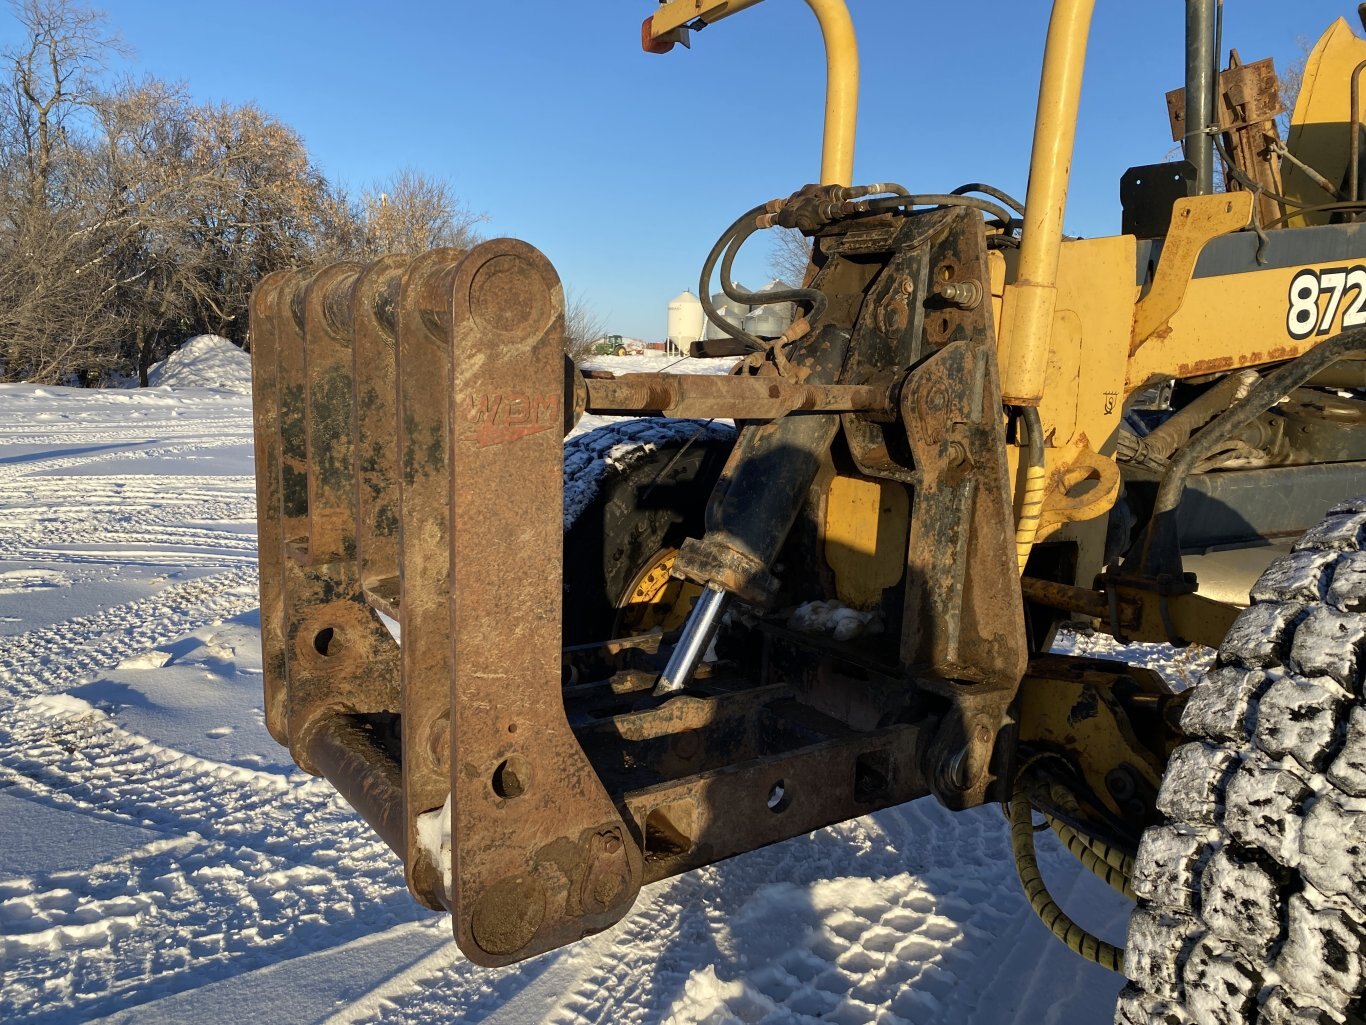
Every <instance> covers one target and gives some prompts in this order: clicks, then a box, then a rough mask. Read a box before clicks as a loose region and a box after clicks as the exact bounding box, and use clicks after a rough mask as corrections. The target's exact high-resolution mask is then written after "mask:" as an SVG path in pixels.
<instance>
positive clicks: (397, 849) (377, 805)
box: [308, 715, 408, 858]
mask: <svg viewBox="0 0 1366 1025" xmlns="http://www.w3.org/2000/svg"><path fill="white" fill-rule="evenodd" d="M376 730H377V727H376V726H375V725H374V724H373V723H371V722H368V721H367V720H365V719H363V718H361V717H359V716H351V715H329V716H327V717H325V718H324V719H323V720H322V721H321V722H319V723H317V724H316V725H315V726H314V728H313V729H312V730H311V731H310V732H309V737H308V754H309V759H310V761H312V763H313V764H314V765H315V766H316V767H317V770H318V771H319V772H320V773H322V774H323V775H324V776H326V777H327V780H328V782H330V783H331V784H332V785H333V786H334V787H336V788H337V792H338V793H340V794H341V795H342V797H344V798H345V799H346V801H347V803H348V804H350V805H351V807H353V808H355V809H356V811H358V812H359V813H360V816H361V818H363V819H365V821H366V822H368V823H369V824H370V827H371V828H372V829H374V831H375V832H376V833H378V834H379V836H380V839H381V840H383V841H384V842H385V843H387V844H388V845H389V847H390V849H391V850H393V852H394V853H395V854H397V855H398V856H399V857H400V858H403V857H406V854H407V841H408V831H407V824H406V823H405V822H404V818H403V773H402V771H401V770H400V769H399V767H398V763H397V762H396V761H395V760H394V759H393V758H392V756H390V755H389V753H388V752H387V751H386V750H385V749H384V747H383V746H382V744H381V743H380V742H379V740H378V738H377V737H376Z"/></svg>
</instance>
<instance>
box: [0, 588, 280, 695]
mask: <svg viewBox="0 0 1366 1025" xmlns="http://www.w3.org/2000/svg"><path fill="white" fill-rule="evenodd" d="M259 604H260V599H259V597H258V594H257V590H256V567H255V565H251V566H244V567H241V568H239V569H233V570H229V571H228V572H226V573H217V574H214V575H212V576H207V577H200V578H198V579H195V580H187V581H184V582H182V583H178V584H172V585H171V586H170V587H167V588H164V589H163V590H161V591H158V592H157V593H156V594H153V595H150V596H149V597H146V598H139V599H137V600H135V601H131V602H126V603H124V604H122V605H115V606H113V607H111V608H107V609H103V610H101V611H99V612H97V613H95V614H93V615H90V616H77V617H76V618H74V619H68V620H66V621H65V622H62V623H57V624H55V625H53V626H48V627H43V628H42V629H39V630H30V631H29V632H27V633H22V634H17V635H15V636H13V637H6V638H5V641H4V648H3V652H0V705H3V704H4V703H8V702H13V701H17V700H19V699H21V698H25V697H30V696H33V695H36V694H43V693H52V692H56V691H61V690H66V689H68V688H70V687H71V686H72V685H73V684H75V683H77V682H79V681H80V679H81V678H83V677H85V676H87V675H88V674H90V673H94V672H99V671H101V670H105V669H112V668H113V667H114V666H116V665H118V664H119V662H121V661H123V659H125V658H127V657H129V656H130V655H137V654H140V653H142V652H144V651H146V650H147V649H149V648H154V647H156V646H157V645H158V644H165V643H167V642H169V641H172V640H175V639H176V638H178V637H181V636H183V635H185V634H187V633H190V632H191V631H192V630H197V629H199V628H200V627H202V626H209V625H212V624H214V623H221V622H223V621H224V620H226V619H231V618H232V617H233V616H238V615H241V614H242V613H244V612H246V611H248V610H250V609H254V608H256V607H257V606H258V605H259Z"/></svg>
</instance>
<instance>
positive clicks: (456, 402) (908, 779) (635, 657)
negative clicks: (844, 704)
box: [251, 239, 925, 966]
mask: <svg viewBox="0 0 1366 1025" xmlns="http://www.w3.org/2000/svg"><path fill="white" fill-rule="evenodd" d="M563 333H564V297H563V290H562V289H561V287H560V282H559V279H558V277H557V276H556V274H555V271H554V269H553V268H552V267H551V265H550V264H549V262H548V261H547V260H546V259H545V257H544V256H542V255H541V254H540V253H539V252H538V251H537V250H535V249H534V248H532V247H531V246H529V245H527V244H526V243H523V242H518V241H515V240H512V239H497V240H493V241H490V242H485V243H482V244H480V245H478V246H476V247H474V248H472V249H470V250H469V251H468V252H464V251H460V250H455V249H439V250H434V251H432V252H428V253H424V254H422V255H420V256H416V257H408V256H389V257H385V258H383V259H380V260H376V261H374V262H372V263H368V264H364V265H362V264H356V263H340V264H335V265H332V266H328V267H324V268H321V269H314V270H310V271H289V272H281V273H278V274H273V275H271V276H269V277H268V278H266V279H265V280H264V281H263V282H262V283H261V284H260V285H259V286H258V287H257V289H256V292H255V293H254V295H253V297H252V324H251V337H252V361H253V381H254V384H253V392H254V400H255V421H256V423H255V426H256V454H257V478H258V527H259V534H260V550H261V556H260V569H261V615H262V646H263V652H264V662H265V667H264V675H265V692H266V701H265V707H266V721H267V726H268V727H269V729H270V732H271V733H272V735H273V736H274V737H275V738H276V739H277V740H279V741H280V742H281V743H282V744H285V745H286V746H288V747H289V749H290V752H291V754H292V755H293V757H294V759H295V761H296V762H298V764H299V765H300V766H302V767H304V768H305V769H307V770H308V771H310V772H313V773H315V774H320V775H322V776H324V777H326V778H327V779H328V780H329V781H330V782H331V783H332V784H333V785H334V786H335V787H336V788H337V790H338V791H339V792H340V793H341V794H342V796H343V797H345V799H346V800H347V801H348V802H350V804H351V805H352V806H353V807H355V809H356V810H357V811H358V812H359V813H360V815H361V816H362V817H363V818H364V819H365V820H366V821H367V822H368V823H369V824H370V825H371V826H372V827H373V828H374V829H375V831H376V832H377V833H378V834H379V835H380V836H381V837H383V839H384V840H385V841H386V842H387V843H388V845H389V846H390V847H392V848H393V850H394V851H395V852H396V853H397V854H398V856H399V857H400V858H401V859H402V861H403V865H404V872H405V876H406V879H407V883H408V887H409V889H410V891H411V892H412V894H413V896H414V897H415V898H416V899H417V900H418V901H420V902H422V903H423V904H425V905H426V906H428V907H431V908H434V909H445V910H448V911H450V913H451V915H452V928H453V932H454V935H455V939H456V942H457V943H458V945H459V946H460V949H461V950H462V951H464V953H465V954H466V955H467V956H468V957H469V958H470V959H471V960H472V961H474V962H476V963H478V964H481V965H488V966H497V965H505V964H509V963H512V962H514V961H519V960H523V959H525V958H528V957H531V956H534V955H536V954H539V953H542V952H544V951H547V950H550V949H552V948H554V947H558V946H562V945H564V944H566V943H569V942H572V941H575V940H578V939H580V938H581V937H583V936H586V935H589V934H591V933H594V932H597V931H600V930H602V929H604V928H606V927H608V926H609V925H611V924H612V923H613V922H615V921H617V920H618V919H620V918H621V917H622V916H623V915H624V914H625V913H626V912H627V910H629V908H630V907H631V905H632V903H633V901H634V899H635V896H636V894H637V892H638V891H639V890H640V887H641V886H642V885H643V884H644V883H646V882H652V881H655V880H658V879H663V878H665V877H667V876H670V875H674V874H676V873H679V872H683V871H687V870H688V869H692V868H696V867H699V866H702V865H706V864H708V863H711V862H714V861H719V860H721V859H723V858H727V857H730V856H732V855H734V854H739V853H742V852H744V851H748V850H752V849H754V848H756V847H759V846H762V845H764V844H768V843H773V842H775V841H778V840H783V839H787V838H789V837H793V836H798V835H801V834H804V833H808V832H810V831H812V830H814V829H819V828H821V827H823V826H826V825H829V824H830V823H833V822H837V821H840V820H841V819H845V818H849V817H850V816H853V815H858V814H863V813H866V812H869V811H873V810H875V809H877V808H881V807H886V806H888V805H891V804H897V803H900V802H903V801H906V800H910V799H912V798H914V797H918V796H921V795H922V794H923V793H925V782H924V775H923V772H922V771H921V768H920V766H921V747H922V739H923V737H924V736H925V731H924V728H923V726H922V725H920V724H908V723H904V722H897V723H891V724H889V725H873V724H872V723H869V724H866V725H864V726H860V728H858V729H854V730H851V729H850V728H848V726H847V725H846V724H845V723H843V722H842V721H838V720H836V719H834V718H832V717H830V716H826V715H823V714H822V713H820V712H818V711H817V710H816V709H813V708H811V707H804V706H803V705H802V703H801V702H800V701H799V700H797V698H798V696H799V695H800V694H802V693H804V692H808V691H812V690H816V691H820V690H822V689H823V688H825V687H828V686H830V685H832V684H831V681H832V680H834V679H835V678H836V676H837V677H838V679H839V680H841V681H844V682H842V683H840V684H838V685H839V686H842V687H853V688H861V687H868V686H870V684H869V683H868V681H869V680H874V679H881V677H880V676H879V675H878V673H879V672H881V670H879V669H878V668H877V667H876V666H873V665H871V664H869V665H863V664H858V665H853V664H850V665H848V666H845V667H843V668H842V669H841V668H840V667H839V666H838V665H834V664H831V665H824V664H822V667H821V668H819V671H817V669H816V668H815V667H813V664H812V663H811V661H810V659H809V658H806V657H798V656H799V655H800V653H801V652H803V651H806V649H805V648H804V647H803V646H802V642H801V640H800V638H796V637H795V636H793V635H791V634H789V633H786V632H784V631H782V630H781V629H779V630H777V632H775V633H774V634H773V636H771V637H769V638H767V639H766V640H763V641H760V642H758V643H763V644H765V645H768V646H770V647H772V648H773V651H774V653H775V657H774V658H773V659H770V660H769V663H770V664H771V665H772V666H773V667H775V668H774V669H773V671H772V674H771V676H768V677H764V678H757V677H753V676H751V675H748V674H747V672H746V671H745V670H743V669H742V668H741V667H740V666H739V665H738V664H729V663H727V664H721V663H716V664H708V665H706V666H705V667H703V668H699V670H698V673H697V675H696V677H695V678H694V679H693V680H692V681H691V683H690V684H689V685H688V688H687V692H686V693H683V694H672V695H662V696H658V697H654V696H651V694H650V691H651V690H652V689H653V687H654V686H655V683H656V681H657V678H658V676H659V669H660V667H661V666H662V665H663V664H664V662H665V661H666V660H667V659H668V657H669V655H670V653H671V652H679V651H681V652H682V655H686V654H687V646H686V645H684V644H682V643H681V642H673V643H672V647H671V646H670V642H671V639H667V640H666V639H662V638H661V637H660V636H659V635H653V636H647V637H635V638H622V639H618V640H613V641H610V642H607V643H602V644H592V645H585V646H582V647H574V648H564V647H562V645H563V637H562V608H561V606H562V602H563V593H564V592H563V586H562V585H563V579H562V578H563V570H562V565H563V563H562V550H563V544H564V540H563V539H564V534H563V531H564V525H563V501H564V496H563V488H564V484H563V480H564V477H563V467H564V464H563V442H562V439H563V436H564V435H565V433H567V431H568V430H569V429H570V427H571V426H572V425H573V423H574V422H575V420H576V418H577V417H578V416H579V415H580V414H581V413H582V412H583V411H584V409H585V408H589V409H592V408H594V407H595V403H596V404H602V403H606V404H609V405H612V406H613V408H616V407H617V406H618V405H625V406H627V407H628V408H634V409H636V411H639V412H659V411H663V410H669V411H671V412H679V411H680V410H691V409H692V408H693V406H695V405H697V404H701V405H702V406H703V407H705V408H707V409H709V410H712V413H711V414H709V415H716V414H715V410H717V409H735V410H737V411H742V410H746V409H748V410H750V411H761V412H764V413H766V414H767V415H771V416H782V415H783V414H784V413H791V414H793V415H795V416H799V417H800V416H803V415H805V416H807V417H808V418H809V417H811V416H815V417H820V418H822V422H823V421H824V420H826V419H832V414H831V411H832V410H836V411H837V410H847V409H869V410H873V411H874V412H877V411H885V409H886V408H888V405H889V403H890V402H891V401H892V400H893V398H894V393H893V392H892V391H890V390H889V389H888V388H886V387H882V388H864V387H861V386H860V387H858V388H853V387H844V386H841V385H838V384H834V385H820V386H816V385H814V384H810V385H807V384H804V385H801V386H796V387H788V386H787V385H786V384H785V383H784V382H771V381H759V380H755V379H743V378H739V377H736V378H729V379H724V380H720V381H719V383H717V384H709V383H708V384H694V383H692V382H689V381H684V380H682V379H671V378H669V377H667V376H666V375H660V377H658V378H656V379H653V380H651V381H648V382H644V383H642V382H639V381H632V380H629V379H627V380H620V381H617V380H607V379H603V378H594V379H585V378H583V377H581V376H580V375H579V374H578V373H577V372H575V371H574V368H573V366H572V364H569V363H568V362H567V360H566V358H565V356H564V353H563ZM699 380H701V379H699ZM595 392H596V396H595V394H594V393H595ZM811 422H812V423H815V422H816V421H814V420H813V421H811ZM701 647H702V649H705V644H702V645H701ZM781 651H787V652H789V656H788V657H782V656H781V654H780V653H781ZM682 655H680V657H682ZM692 661H693V659H692V657H691V656H689V662H690V663H691V662H692ZM831 673H835V676H831V675H830V674H831ZM884 682H885V681H884ZM878 686H882V684H878Z"/></svg>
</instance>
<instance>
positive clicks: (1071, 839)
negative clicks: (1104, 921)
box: [1044, 812, 1138, 900]
mask: <svg viewBox="0 0 1366 1025" xmlns="http://www.w3.org/2000/svg"><path fill="white" fill-rule="evenodd" d="M1044 818H1045V819H1046V820H1047V821H1048V824H1049V825H1050V826H1051V827H1052V828H1053V832H1055V833H1057V834H1058V839H1059V840H1061V841H1062V842H1063V846H1065V847H1066V848H1067V851H1068V853H1069V854H1071V855H1072V857H1074V858H1076V859H1077V860H1078V861H1080V862H1081V864H1082V867H1083V868H1085V869H1086V871H1088V872H1090V873H1091V874H1092V875H1093V876H1095V877H1096V878H1097V879H1099V880H1100V881H1101V882H1102V883H1104V884H1105V885H1106V886H1108V887H1110V889H1112V890H1114V891H1115V892H1117V893H1120V894H1123V895H1124V896H1125V897H1128V898H1129V899H1130V900H1137V899H1138V898H1137V896H1136V895H1135V894H1134V891H1133V890H1132V889H1130V887H1129V881H1130V880H1131V879H1132V878H1133V874H1134V868H1133V865H1134V859H1133V858H1131V857H1129V856H1128V855H1127V854H1125V853H1124V852H1123V851H1121V850H1117V849H1116V848H1114V847H1111V846H1110V845H1109V844H1106V843H1102V842H1101V841H1100V840H1097V839H1095V838H1094V837H1089V836H1086V835H1085V834H1084V833H1081V832H1078V831H1077V830H1075V829H1073V828H1072V827H1071V826H1069V825H1067V824H1066V823H1065V822H1060V821H1058V820H1057V819H1055V818H1053V816H1051V815H1049V814H1048V813H1047V812H1045V813H1044Z"/></svg>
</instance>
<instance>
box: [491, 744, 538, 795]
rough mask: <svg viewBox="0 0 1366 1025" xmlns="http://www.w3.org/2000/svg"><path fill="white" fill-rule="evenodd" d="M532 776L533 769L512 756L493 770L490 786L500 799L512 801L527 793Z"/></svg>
mask: <svg viewBox="0 0 1366 1025" xmlns="http://www.w3.org/2000/svg"><path fill="white" fill-rule="evenodd" d="M530 775H531V767H530V766H529V765H527V763H526V762H525V761H524V760H523V759H521V758H518V757H517V756H516V755H511V756H510V757H508V758H504V759H503V760H502V761H501V762H499V763H498V767H497V768H496V769H494V770H493V776H492V778H491V779H490V780H489V785H490V786H492V787H493V792H494V793H495V794H497V795H498V796H499V797H501V798H503V799H504V800H511V799H512V798H514V797H521V796H522V795H523V794H524V793H526V788H527V784H528V783H529V782H530Z"/></svg>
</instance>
